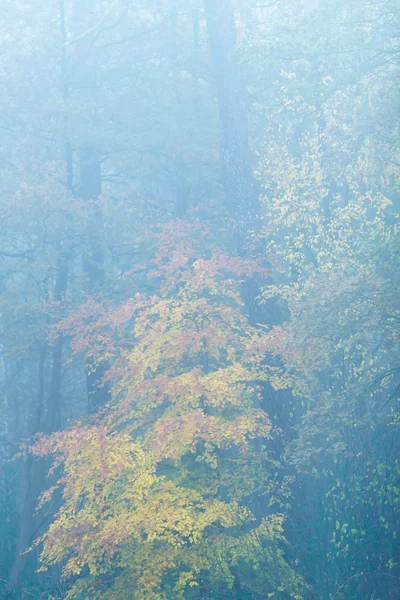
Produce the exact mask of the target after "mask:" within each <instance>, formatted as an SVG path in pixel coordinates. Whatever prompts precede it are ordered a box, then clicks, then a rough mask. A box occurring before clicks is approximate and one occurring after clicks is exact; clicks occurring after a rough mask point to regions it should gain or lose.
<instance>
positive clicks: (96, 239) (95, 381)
mask: <svg viewBox="0 0 400 600" xmlns="http://www.w3.org/2000/svg"><path fill="white" fill-rule="evenodd" d="M100 195H101V164H100V161H99V158H98V156H97V154H96V151H95V149H94V148H92V147H87V148H85V149H84V150H83V151H82V156H81V164H80V190H79V196H80V197H81V198H82V199H83V200H85V201H87V202H88V203H89V207H90V213H91V222H90V230H89V231H88V247H87V248H86V251H85V253H84V257H83V271H84V275H85V276H86V286H87V288H86V289H87V293H88V294H89V295H91V296H93V295H98V294H100V293H101V292H102V291H103V289H104V283H105V252H104V222H103V220H104V216H103V210H102V207H101V205H100V203H99V197H100ZM108 368H109V365H108V363H107V362H105V363H102V364H100V365H95V364H94V363H91V362H87V363H86V383H87V393H88V401H89V409H90V412H95V411H96V410H97V409H98V408H99V407H100V406H104V404H105V403H106V402H107V400H108V398H109V395H110V390H109V386H108V385H107V383H104V381H103V380H104V376H105V374H106V372H107V370H108Z"/></svg>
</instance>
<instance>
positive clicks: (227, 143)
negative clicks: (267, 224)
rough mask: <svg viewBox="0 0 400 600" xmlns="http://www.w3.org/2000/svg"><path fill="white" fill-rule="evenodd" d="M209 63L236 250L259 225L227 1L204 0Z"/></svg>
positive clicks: (242, 247)
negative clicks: (234, 228) (236, 245)
mask: <svg viewBox="0 0 400 600" xmlns="http://www.w3.org/2000/svg"><path fill="white" fill-rule="evenodd" d="M204 9H205V15H206V20H207V30H208V37H209V41H210V48H211V56H212V64H213V69H214V77H215V83H216V87H217V94H218V106H219V122H220V143H221V171H222V179H223V186H224V194H225V201H226V203H227V206H228V207H229V209H230V212H231V214H233V216H234V219H235V221H236V225H237V229H238V235H237V243H238V247H239V251H240V253H247V245H248V238H249V235H250V233H251V231H253V230H254V229H257V227H259V203H258V198H257V191H256V185H255V181H254V178H253V174H252V169H251V163H250V154H249V140H248V108H247V102H246V89H245V86H244V85H243V82H242V80H241V76H240V70H239V65H238V58H237V36H236V27H235V16H234V11H233V6H232V2H231V0H219V1H218V2H216V1H215V0H204Z"/></svg>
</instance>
